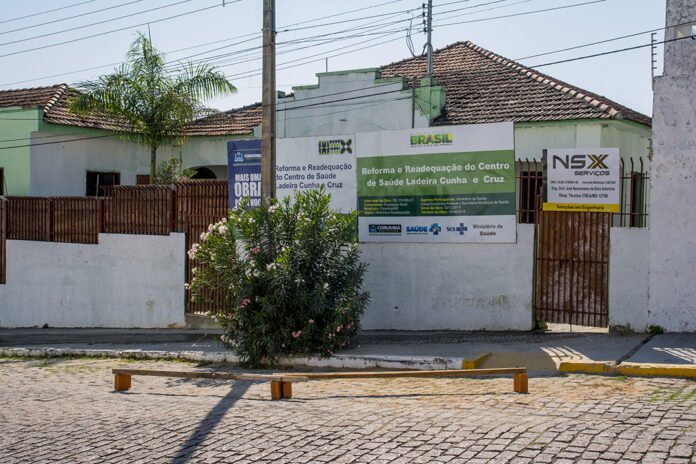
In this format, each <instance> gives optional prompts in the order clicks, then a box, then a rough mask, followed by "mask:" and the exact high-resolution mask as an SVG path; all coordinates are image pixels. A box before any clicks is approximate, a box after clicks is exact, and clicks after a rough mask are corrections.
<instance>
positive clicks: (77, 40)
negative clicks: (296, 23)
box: [0, 0, 241, 58]
mask: <svg viewBox="0 0 696 464" xmlns="http://www.w3.org/2000/svg"><path fill="white" fill-rule="evenodd" d="M240 1H241V0H231V3H236V2H240ZM220 6H222V4H220V3H218V4H215V5H211V6H208V7H205V8H198V9H196V10H192V11H187V12H185V13H180V14H176V15H173V16H168V17H166V18H160V19H154V20H152V21H148V22H145V23H141V24H135V25H132V26H126V27H121V28H118V29H112V30H110V31H104V32H98V33H96V34H91V35H88V36H84V37H78V38H76V39H70V40H65V41H63V42H57V43H52V44H47V45H43V46H41V47H34V48H28V49H25V50H19V51H16V52H11V53H5V54H4V55H0V58H5V57H8V56H13V55H19V54H22V53H28V52H32V51H36V50H43V49H46V48H52V47H57V46H59V45H65V44H69V43H74V42H80V41H82V40H87V39H91V38H94V37H99V36H102V35H107V34H113V33H114V32H120V31H126V30H128V29H133V28H136V27H142V26H146V25H148V24H154V23H159V22H162V21H168V20H170V19H174V18H180V17H182V16H188V15H190V14H194V13H200V12H201V11H206V10H210V9H212V8H218V7H220Z"/></svg>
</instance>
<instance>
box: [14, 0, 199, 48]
mask: <svg viewBox="0 0 696 464" xmlns="http://www.w3.org/2000/svg"><path fill="white" fill-rule="evenodd" d="M136 1H139V0H136ZM190 1H191V0H181V1H179V2H176V3H170V4H168V5H162V6H158V7H156V8H150V9H149V10H143V11H138V12H135V13H129V14H127V15H123V16H118V17H116V18H109V19H104V20H102V21H97V22H96V23H92V24H85V25H82V26H75V27H71V28H69V29H63V30H62V31H55V32H47V33H45V34H41V35H35V36H33V37H26V38H24V39H17V40H13V41H11V42H4V43H0V46H3V45H11V44H16V43H20V42H26V41H28V40H34V39H42V38H44V37H50V36H52V35H57V34H64V33H66V32H72V31H77V30H78V29H84V28H86V27H92V26H98V25H100V24H105V23H110V22H111V21H118V20H119V19H124V18H130V17H131V16H138V15H141V14H145V13H150V12H152V11H157V10H163V9H164V8H170V7H172V6H176V5H181V4H182V3H188V2H190ZM130 3H135V2H130ZM125 5H129V3H126V4H125ZM119 6H123V5H119Z"/></svg>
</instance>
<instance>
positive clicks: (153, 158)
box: [150, 145, 157, 184]
mask: <svg viewBox="0 0 696 464" xmlns="http://www.w3.org/2000/svg"><path fill="white" fill-rule="evenodd" d="M156 169H157V147H156V146H154V145H153V146H151V147H150V184H154V183H155V170H156Z"/></svg>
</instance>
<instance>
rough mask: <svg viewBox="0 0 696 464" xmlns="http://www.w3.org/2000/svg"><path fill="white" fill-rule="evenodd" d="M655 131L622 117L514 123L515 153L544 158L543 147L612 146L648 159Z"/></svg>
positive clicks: (623, 153) (627, 153)
mask: <svg viewBox="0 0 696 464" xmlns="http://www.w3.org/2000/svg"><path fill="white" fill-rule="evenodd" d="M651 134H652V131H651V129H650V128H649V127H647V126H643V125H641V124H636V123H632V122H630V121H620V120H597V119H594V120H593V119H588V120H577V121H558V122H528V123H515V157H516V158H517V159H522V160H524V159H526V158H528V159H530V160H532V159H537V160H540V159H541V153H542V150H543V149H544V148H612V147H618V148H619V149H620V151H621V156H622V157H623V158H627V157H630V156H633V157H634V158H637V157H643V158H644V160H645V161H647V157H648V154H649V145H650V138H651Z"/></svg>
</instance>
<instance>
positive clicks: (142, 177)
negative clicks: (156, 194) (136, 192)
mask: <svg viewBox="0 0 696 464" xmlns="http://www.w3.org/2000/svg"><path fill="white" fill-rule="evenodd" d="M135 184H136V185H150V174H137V175H136V176H135Z"/></svg>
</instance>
